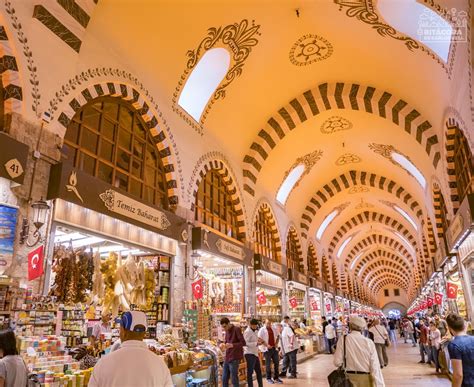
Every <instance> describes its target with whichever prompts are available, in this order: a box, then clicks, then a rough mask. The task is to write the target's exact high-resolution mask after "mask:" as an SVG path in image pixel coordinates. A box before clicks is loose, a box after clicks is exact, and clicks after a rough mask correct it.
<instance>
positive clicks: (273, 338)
mask: <svg viewBox="0 0 474 387" xmlns="http://www.w3.org/2000/svg"><path fill="white" fill-rule="evenodd" d="M258 337H259V338H260V339H261V340H262V345H260V347H259V348H260V351H261V352H263V356H264V357H265V371H266V374H267V383H269V384H274V383H278V384H281V383H283V381H282V380H281V379H280V378H279V372H278V368H279V366H280V364H279V363H280V357H279V355H278V350H277V348H278V341H279V339H280V334H279V332H277V330H276V329H274V328H273V327H272V322H271V321H270V320H268V319H267V320H265V325H264V326H263V327H261V328H260V330H259V331H258ZM272 363H273V369H274V373H273V375H274V377H273V379H272Z"/></svg>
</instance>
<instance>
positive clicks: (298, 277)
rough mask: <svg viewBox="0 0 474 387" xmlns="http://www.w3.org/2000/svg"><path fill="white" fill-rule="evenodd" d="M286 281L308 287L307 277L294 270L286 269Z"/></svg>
mask: <svg viewBox="0 0 474 387" xmlns="http://www.w3.org/2000/svg"><path fill="white" fill-rule="evenodd" d="M288 279H289V280H291V281H296V282H300V283H302V284H303V285H308V277H307V276H306V275H304V274H303V273H300V272H299V271H297V270H294V269H288Z"/></svg>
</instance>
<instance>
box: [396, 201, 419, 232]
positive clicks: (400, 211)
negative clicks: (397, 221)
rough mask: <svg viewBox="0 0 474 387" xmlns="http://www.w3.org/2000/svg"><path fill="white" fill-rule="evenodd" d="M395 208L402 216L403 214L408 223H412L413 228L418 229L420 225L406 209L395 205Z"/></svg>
mask: <svg viewBox="0 0 474 387" xmlns="http://www.w3.org/2000/svg"><path fill="white" fill-rule="evenodd" d="M393 208H395V210H397V211H398V212H399V213H400V215H401V216H403V217H404V218H405V219H406V220H407V221H408V223H410V224H411V225H412V226H413V228H414V229H415V230H416V231H418V226H417V225H416V223H415V221H414V220H413V219H412V218H411V217H410V215H408V214H407V213H406V212H405V211H403V210H402V209H401V208H400V207H398V206H393Z"/></svg>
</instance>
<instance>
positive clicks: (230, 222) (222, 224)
mask: <svg viewBox="0 0 474 387" xmlns="http://www.w3.org/2000/svg"><path fill="white" fill-rule="evenodd" d="M194 215H195V220H197V221H198V222H200V223H202V224H205V225H207V226H209V227H212V228H213V229H215V230H217V231H219V232H221V233H223V234H225V235H227V236H229V237H231V238H234V239H237V240H240V241H241V242H243V241H244V239H245V234H244V233H240V232H239V227H238V222H237V211H236V209H235V206H234V203H233V201H232V195H231V193H230V190H229V184H227V183H226V182H225V181H224V178H223V176H222V175H221V174H220V173H219V171H218V170H217V169H211V170H209V171H208V172H207V173H206V174H205V175H204V177H203V178H202V180H201V182H200V183H199V188H198V192H197V195H196V206H195V214H194Z"/></svg>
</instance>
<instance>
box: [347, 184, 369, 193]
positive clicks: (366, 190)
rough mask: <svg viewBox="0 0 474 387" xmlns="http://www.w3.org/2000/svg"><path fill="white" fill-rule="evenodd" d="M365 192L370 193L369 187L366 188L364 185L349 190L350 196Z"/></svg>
mask: <svg viewBox="0 0 474 387" xmlns="http://www.w3.org/2000/svg"><path fill="white" fill-rule="evenodd" d="M364 192H369V187H366V186H364V185H355V186H354V187H352V188H351V189H349V193H350V194H358V193H364Z"/></svg>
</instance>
